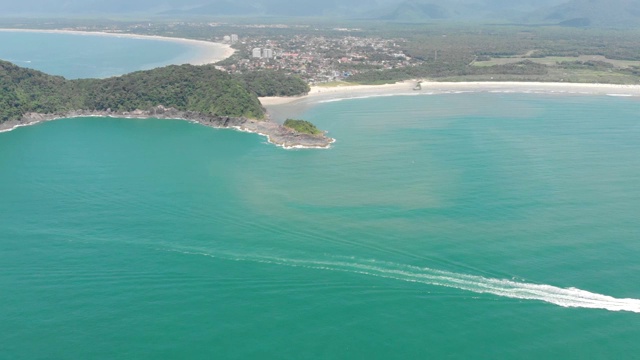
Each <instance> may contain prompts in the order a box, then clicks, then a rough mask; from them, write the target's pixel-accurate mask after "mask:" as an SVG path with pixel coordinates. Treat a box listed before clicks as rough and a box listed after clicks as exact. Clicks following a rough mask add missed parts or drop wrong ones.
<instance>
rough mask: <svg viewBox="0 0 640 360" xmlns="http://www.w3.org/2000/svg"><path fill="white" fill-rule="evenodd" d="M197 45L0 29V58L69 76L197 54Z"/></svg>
mask: <svg viewBox="0 0 640 360" xmlns="http://www.w3.org/2000/svg"><path fill="white" fill-rule="evenodd" d="M203 51H206V50H203V49H202V48H200V47H196V46H192V45H189V44H182V43H178V42H173V41H162V40H149V39H135V38H125V37H114V36H95V35H76V34H49V33H30V32H4V31H0V59H2V60H5V61H10V62H12V63H14V64H16V65H18V66H22V67H28V68H32V69H36V70H40V71H44V72H46V73H48V74H52V75H61V76H64V77H66V78H68V79H76V78H94V77H97V78H103V77H109V76H113V75H122V74H126V73H129V72H132V71H136V70H148V69H153V68H155V67H159V66H165V65H169V64H182V63H186V62H188V61H189V60H190V59H194V58H195V59H197V58H200V57H201V56H202V54H203Z"/></svg>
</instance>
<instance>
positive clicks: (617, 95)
mask: <svg viewBox="0 0 640 360" xmlns="http://www.w3.org/2000/svg"><path fill="white" fill-rule="evenodd" d="M607 96H615V97H631V96H633V95H631V94H607Z"/></svg>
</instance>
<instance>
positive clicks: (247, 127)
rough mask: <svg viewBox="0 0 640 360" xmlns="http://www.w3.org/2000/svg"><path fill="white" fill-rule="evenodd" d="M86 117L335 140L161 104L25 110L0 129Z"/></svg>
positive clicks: (279, 141) (299, 141)
mask: <svg viewBox="0 0 640 360" xmlns="http://www.w3.org/2000/svg"><path fill="white" fill-rule="evenodd" d="M88 116H96V117H122V118H134V119H148V118H151V119H177V120H187V121H192V122H195V123H198V124H202V125H204V126H210V127H213V128H231V129H236V130H239V131H245V132H252V133H258V134H261V135H264V136H266V137H267V138H268V139H269V142H271V143H273V144H275V145H278V146H282V147H284V148H328V147H329V146H330V145H331V143H333V142H334V141H335V140H334V139H331V138H329V137H327V136H325V135H324V134H322V135H309V134H302V133H299V132H296V131H295V130H292V129H289V128H287V127H284V126H282V125H280V124H278V123H275V122H273V121H271V120H255V119H247V118H244V117H228V116H215V115H206V114H202V113H198V112H194V111H180V110H177V109H175V108H165V107H164V106H156V107H153V108H151V109H149V110H135V111H131V112H117V111H111V109H107V110H104V111H98V110H73V111H69V112H65V113H56V114H40V113H27V114H25V115H24V116H23V117H22V119H20V120H19V121H16V120H12V121H7V122H4V123H0V131H2V130H11V129H13V128H16V127H20V126H28V125H35V124H37V123H40V122H44V121H51V120H56V119H66V118H75V117H88Z"/></svg>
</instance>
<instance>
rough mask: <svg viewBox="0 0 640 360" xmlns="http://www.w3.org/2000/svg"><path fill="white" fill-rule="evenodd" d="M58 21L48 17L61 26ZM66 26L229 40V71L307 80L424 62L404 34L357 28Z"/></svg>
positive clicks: (181, 24)
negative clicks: (231, 52)
mask: <svg viewBox="0 0 640 360" xmlns="http://www.w3.org/2000/svg"><path fill="white" fill-rule="evenodd" d="M60 25H61V24H54V23H52V24H51V26H52V27H58V28H60ZM64 29H65V30H71V31H90V32H96V31H97V32H107V33H116V34H131V35H158V36H169V37H177V38H188V39H197V40H205V41H211V42H218V43H224V44H228V45H230V46H231V47H233V49H234V50H235V51H236V52H235V54H234V55H233V56H232V57H230V58H229V59H226V60H225V61H222V62H220V63H219V64H217V65H218V69H220V70H224V71H226V72H229V73H232V74H243V73H246V72H250V71H255V70H275V71H279V72H282V73H285V74H288V75H296V76H298V77H300V78H302V79H303V80H305V81H306V82H308V83H309V84H311V85H314V84H322V83H329V82H334V81H344V80H348V79H349V78H350V77H351V76H353V75H356V74H361V73H363V72H370V71H383V70H391V69H401V68H407V67H414V66H419V65H422V64H424V60H423V59H418V58H415V57H411V56H410V55H409V54H407V52H406V50H405V49H406V47H407V42H408V40H407V39H404V38H392V37H381V36H372V35H371V34H370V33H369V32H366V31H362V30H361V29H358V28H336V27H311V26H307V25H287V24H242V25H237V24H236V25H229V24H226V23H218V22H210V23H200V22H182V21H179V22H168V23H145V22H136V23H128V24H113V23H109V24H100V23H91V24H84V25H79V24H74V25H73V26H66V27H64Z"/></svg>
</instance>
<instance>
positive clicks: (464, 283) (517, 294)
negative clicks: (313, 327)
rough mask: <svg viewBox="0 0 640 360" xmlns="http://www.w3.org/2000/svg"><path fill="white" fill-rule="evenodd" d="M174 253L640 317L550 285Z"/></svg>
mask: <svg viewBox="0 0 640 360" xmlns="http://www.w3.org/2000/svg"><path fill="white" fill-rule="evenodd" d="M171 251H177V252H180V253H185V254H191V255H204V256H210V257H214V258H221V259H225V260H232V261H251V262H258V263H265V264H274V265H284V266H290V267H300V268H308V269H318V270H326V271H340V272H348V273H354V274H363V275H368V276H375V277H380V278H386V279H393V280H400V281H406V282H413V283H421V284H426V285H433V286H444V287H449V288H455V289H460V290H465V291H470V292H473V293H478V294H492V295H497V296H501V297H506V298H512V299H522V300H535V301H543V302H547V303H550V304H554V305H558V306H562V307H571V308H587V309H603V310H609V311H628V312H634V313H640V299H630V298H629V299H623V298H615V297H612V296H609V295H603V294H598V293H593V292H589V291H586V290H581V289H577V288H573V287H571V288H561V287H557V286H553V285H546V284H534V283H527V282H521V281H515V280H507V279H496V278H486V277H482V276H477V275H467V274H460V273H454V272H448V271H441V270H435V269H430V268H422V267H416V266H409V265H402V264H395V263H388V262H379V261H373V260H369V261H356V260H355V259H349V260H348V261H344V260H340V261H316V260H297V259H288V258H277V257H262V256H238V255H221V254H209V253H206V252H198V251H193V252H191V251H179V250H171Z"/></svg>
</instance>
